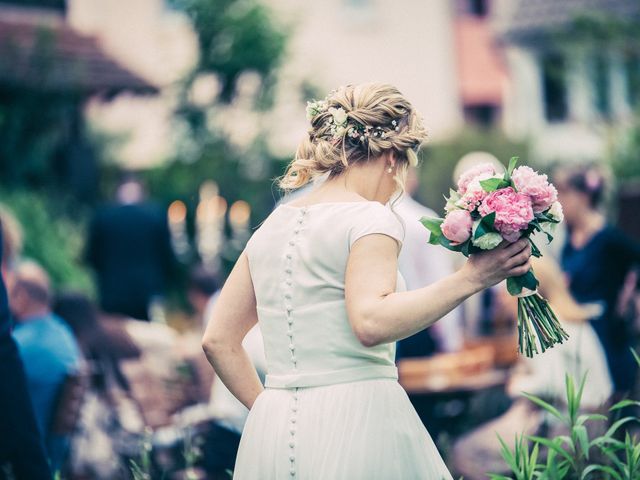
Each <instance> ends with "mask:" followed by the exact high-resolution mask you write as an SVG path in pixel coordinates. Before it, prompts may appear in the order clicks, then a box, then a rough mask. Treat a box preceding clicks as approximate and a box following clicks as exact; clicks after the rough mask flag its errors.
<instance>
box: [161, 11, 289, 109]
mask: <svg viewBox="0 0 640 480" xmlns="http://www.w3.org/2000/svg"><path fill="white" fill-rule="evenodd" d="M170 3H171V4H172V5H174V6H175V7H176V8H178V9H181V10H183V11H184V12H186V13H187V15H188V16H189V17H190V18H191V21H192V23H193V27H194V28H195V30H196V33H197V35H198V43H199V45H200V60H199V62H198V65H197V67H196V70H195V71H194V75H193V76H192V78H191V80H193V78H195V76H196V75H197V74H198V73H201V72H212V73H215V74H216V75H217V77H218V78H219V79H220V81H221V92H220V99H221V100H222V101H225V102H228V101H230V100H231V99H232V98H233V95H234V91H235V86H236V82H237V80H238V78H239V77H240V75H241V74H242V73H244V72H247V71H253V72H256V73H258V74H259V75H260V77H261V78H262V80H263V83H264V86H265V87H267V88H263V94H266V93H269V88H268V87H270V86H272V82H273V80H274V79H273V74H274V72H275V70H276V68H277V67H278V65H279V63H280V60H281V59H282V53H283V51H284V46H285V41H286V37H287V35H286V32H285V31H284V30H283V29H282V26H280V25H276V24H275V22H274V19H273V17H272V15H271V13H270V10H269V9H268V8H267V7H266V6H265V5H264V4H262V3H259V2H257V1H255V0H170ZM190 84H191V82H188V85H190ZM263 98H264V97H263Z"/></svg>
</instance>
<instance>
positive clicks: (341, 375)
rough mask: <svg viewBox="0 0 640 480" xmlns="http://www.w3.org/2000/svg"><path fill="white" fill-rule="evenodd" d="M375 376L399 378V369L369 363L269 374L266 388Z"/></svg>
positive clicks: (347, 380)
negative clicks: (326, 370)
mask: <svg viewBox="0 0 640 480" xmlns="http://www.w3.org/2000/svg"><path fill="white" fill-rule="evenodd" d="M375 378H394V379H396V380H397V379H398V369H397V367H395V366H393V365H367V366H364V367H355V368H346V369H344V370H331V371H328V372H314V373H290V374H285V375H271V374H268V375H267V376H266V379H265V387H266V388H297V387H320V386H323V385H333V384H336V383H348V382H357V381H360V380H372V379H375Z"/></svg>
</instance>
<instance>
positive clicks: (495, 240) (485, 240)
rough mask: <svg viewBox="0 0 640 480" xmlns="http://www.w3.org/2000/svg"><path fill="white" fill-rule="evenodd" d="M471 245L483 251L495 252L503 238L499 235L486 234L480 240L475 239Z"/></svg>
mask: <svg viewBox="0 0 640 480" xmlns="http://www.w3.org/2000/svg"><path fill="white" fill-rule="evenodd" d="M472 238H473V237H472ZM471 243H473V245H475V246H476V247H478V248H481V249H482V250H493V249H494V248H496V247H497V246H498V245H500V243H502V236H500V234H499V233H485V234H484V235H482V236H481V237H480V238H473V239H472V240H471Z"/></svg>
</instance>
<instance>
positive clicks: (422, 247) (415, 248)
mask: <svg viewBox="0 0 640 480" xmlns="http://www.w3.org/2000/svg"><path fill="white" fill-rule="evenodd" d="M393 210H394V211H395V212H396V213H397V214H398V215H400V217H401V218H402V220H403V221H404V223H405V238H404V242H403V245H402V250H401V251H400V257H399V258H398V268H399V270H400V273H401V274H402V276H403V277H404V279H405V281H406V283H407V289H408V290H415V289H417V288H422V287H425V286H427V285H429V284H431V283H434V282H436V281H438V280H440V279H441V278H443V277H446V276H447V275H450V274H452V273H453V272H454V270H455V269H454V265H453V255H454V254H453V253H452V252H449V251H447V250H446V249H444V248H443V247H441V246H438V245H431V244H430V243H429V231H428V230H427V229H426V228H425V227H424V226H423V225H422V224H421V223H420V218H422V217H425V216H427V217H438V215H437V214H436V213H435V212H434V211H433V210H431V209H430V208H428V207H425V206H424V205H421V204H420V203H418V202H416V201H415V200H414V199H413V198H411V197H410V196H409V195H406V194H405V195H403V196H402V198H401V199H400V200H398V201H397V202H396V203H395V205H393ZM430 328H431V330H430V331H431V332H432V333H433V334H434V336H435V337H436V340H437V342H438V344H439V346H440V348H441V349H442V350H443V351H446V352H452V351H457V350H460V349H461V348H462V344H463V340H464V335H463V328H462V311H461V308H460V307H458V308H456V309H454V310H452V311H451V312H450V313H448V314H447V315H445V316H444V317H443V318H442V319H441V320H439V321H438V322H437V323H435V324H434V325H433V326H432V327H430Z"/></svg>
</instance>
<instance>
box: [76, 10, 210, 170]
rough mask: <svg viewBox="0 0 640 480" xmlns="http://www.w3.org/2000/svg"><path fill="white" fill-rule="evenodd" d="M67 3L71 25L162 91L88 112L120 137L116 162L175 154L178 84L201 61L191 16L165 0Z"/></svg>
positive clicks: (129, 164) (139, 164) (131, 164)
mask: <svg viewBox="0 0 640 480" xmlns="http://www.w3.org/2000/svg"><path fill="white" fill-rule="evenodd" d="M67 5H68V7H67V12H68V13H67V19H68V22H69V24H70V26H72V27H73V28H74V29H75V30H76V31H78V32H82V33H84V34H88V35H92V36H94V37H95V38H96V39H98V41H99V42H100V45H101V46H102V47H103V48H104V49H105V51H107V52H109V54H110V55H112V56H113V57H114V58H117V59H118V61H119V62H121V63H122V64H123V65H125V66H126V67H127V68H128V69H130V70H131V71H132V72H135V73H136V74H137V75H139V76H141V77H142V78H144V79H146V80H147V81H148V82H149V83H151V84H153V85H155V86H157V87H158V90H159V94H158V95H155V96H146V97H141V96H136V95H129V94H125V95H120V96H118V97H116V98H114V99H111V101H109V102H108V103H105V102H102V101H100V100H99V99H96V101H93V102H91V103H90V104H89V106H88V109H87V113H88V115H89V118H90V120H91V121H92V122H93V123H94V125H95V126H96V128H98V129H100V130H101V131H103V132H104V133H106V134H107V135H110V136H113V137H115V138H118V139H119V140H120V145H118V148H117V149H116V151H115V152H114V157H115V158H116V160H118V161H120V162H121V163H122V164H123V165H124V166H126V168H128V169H140V168H145V167H150V166H153V165H156V164H157V163H159V162H161V161H163V160H165V159H166V158H167V157H170V156H171V155H172V154H173V148H174V146H175V144H176V134H177V132H176V130H175V125H174V123H173V119H172V114H173V109H174V106H175V102H176V95H177V91H176V90H177V89H175V88H173V87H174V86H175V85H176V83H177V82H179V81H180V80H181V79H182V77H183V76H185V75H186V74H188V73H189V72H190V71H191V69H192V68H193V67H194V66H195V63H196V62H197V59H198V45H197V39H196V35H195V32H194V31H193V28H192V26H191V24H190V22H189V20H188V18H187V16H186V15H185V14H183V13H182V12H179V11H176V10H174V9H171V8H170V7H169V6H168V2H166V1H164V0H108V1H88V0H67Z"/></svg>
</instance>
